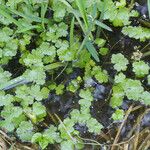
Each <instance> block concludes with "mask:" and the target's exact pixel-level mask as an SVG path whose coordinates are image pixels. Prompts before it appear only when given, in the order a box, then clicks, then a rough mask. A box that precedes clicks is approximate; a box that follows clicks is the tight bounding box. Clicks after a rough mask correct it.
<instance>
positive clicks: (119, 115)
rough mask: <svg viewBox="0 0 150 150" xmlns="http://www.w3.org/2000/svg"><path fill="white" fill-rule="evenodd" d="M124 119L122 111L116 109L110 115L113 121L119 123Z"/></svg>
mask: <svg viewBox="0 0 150 150" xmlns="http://www.w3.org/2000/svg"><path fill="white" fill-rule="evenodd" d="M123 118H124V111H123V110H122V109H117V110H116V111H115V112H114V113H113V115H112V119H113V120H115V121H121V120H123Z"/></svg>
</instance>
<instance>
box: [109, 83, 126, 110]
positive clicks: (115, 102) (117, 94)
mask: <svg viewBox="0 0 150 150" xmlns="http://www.w3.org/2000/svg"><path fill="white" fill-rule="evenodd" d="M123 98H124V91H123V89H122V87H121V85H116V86H114V87H113V94H112V97H111V99H110V105H111V107H113V108H115V107H118V106H121V105H122V102H123Z"/></svg>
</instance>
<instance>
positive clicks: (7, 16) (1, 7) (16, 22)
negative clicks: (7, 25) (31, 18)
mask: <svg viewBox="0 0 150 150" xmlns="http://www.w3.org/2000/svg"><path fill="white" fill-rule="evenodd" d="M0 14H1V15H2V16H4V17H6V18H7V19H8V20H9V21H10V22H13V23H14V24H15V25H17V26H18V27H21V26H22V25H21V24H20V23H19V22H18V21H17V20H16V19H14V18H13V17H12V16H11V15H10V14H9V13H8V12H7V11H6V10H5V9H4V8H3V6H2V5H0Z"/></svg>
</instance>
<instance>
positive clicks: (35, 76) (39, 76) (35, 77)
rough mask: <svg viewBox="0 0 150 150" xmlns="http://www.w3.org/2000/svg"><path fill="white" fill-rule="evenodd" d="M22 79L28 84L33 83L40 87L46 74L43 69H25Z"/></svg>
mask: <svg viewBox="0 0 150 150" xmlns="http://www.w3.org/2000/svg"><path fill="white" fill-rule="evenodd" d="M23 77H24V78H25V79H26V80H27V81H29V82H34V83H37V84H39V85H42V84H44V83H45V78H46V74H45V71H44V69H43V68H39V67H38V68H33V69H32V70H31V69H27V70H26V71H25V72H24V74H23Z"/></svg>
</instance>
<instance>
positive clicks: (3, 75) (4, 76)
mask: <svg viewBox="0 0 150 150" xmlns="http://www.w3.org/2000/svg"><path fill="white" fill-rule="evenodd" d="M10 77H11V73H10V72H8V71H4V70H3V68H1V67H0V84H1V85H2V84H5V83H6V82H8V81H9V80H10Z"/></svg>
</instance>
